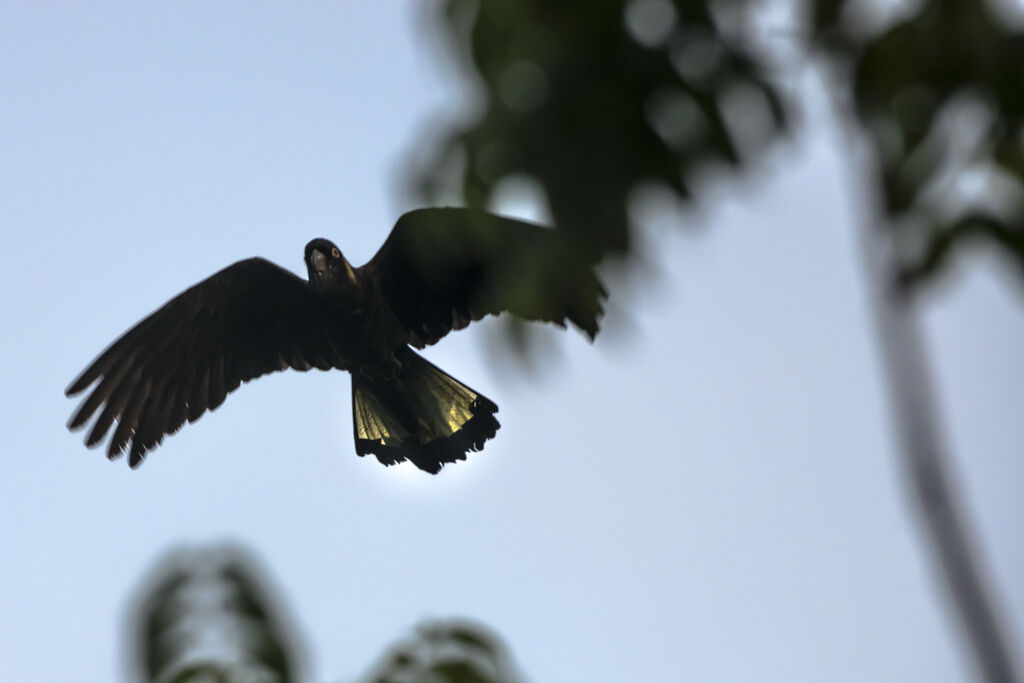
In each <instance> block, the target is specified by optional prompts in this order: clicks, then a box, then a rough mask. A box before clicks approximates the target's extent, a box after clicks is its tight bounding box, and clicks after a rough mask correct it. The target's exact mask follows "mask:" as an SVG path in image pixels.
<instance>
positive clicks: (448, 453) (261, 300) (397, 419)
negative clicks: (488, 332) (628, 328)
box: [65, 208, 606, 473]
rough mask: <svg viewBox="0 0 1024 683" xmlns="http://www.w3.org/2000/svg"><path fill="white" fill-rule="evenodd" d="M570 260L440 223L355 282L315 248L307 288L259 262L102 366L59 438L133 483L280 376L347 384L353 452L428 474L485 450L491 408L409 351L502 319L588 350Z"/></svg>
mask: <svg viewBox="0 0 1024 683" xmlns="http://www.w3.org/2000/svg"><path fill="white" fill-rule="evenodd" d="M570 254H571V251H570V250H568V249H567V247H566V244H565V243H564V242H563V238H562V236H561V233H559V232H557V231H555V230H550V229H546V228H543V227H540V226H537V225H533V224H530V223H525V222H523V221H519V220H514V219H511V218H504V217H501V216H495V215H492V214H488V213H484V212H480V211H474V210H470V209H453V208H445V209H419V210H416V211H410V212H409V213H406V214H404V215H403V216H402V217H401V218H399V219H398V222H397V223H396V224H395V227H394V228H393V229H392V231H391V234H390V235H389V236H388V238H387V240H386V241H385V242H384V245H383V246H382V247H381V248H380V250H379V251H378V252H377V254H376V255H375V256H374V257H373V258H372V259H371V260H370V261H369V262H368V263H366V264H365V265H363V266H361V267H358V268H354V267H353V266H352V265H351V264H349V262H348V261H347V260H346V259H345V257H344V256H343V255H342V253H341V251H340V250H339V249H338V247H336V246H335V245H334V244H332V243H331V242H329V241H328V240H325V239H315V240H313V241H311V242H310V243H309V244H307V245H306V250H305V262H306V269H307V277H308V280H302V279H301V278H299V277H297V276H295V275H293V274H292V273H290V272H288V271H287V270H285V269H283V268H281V267H279V266H277V265H275V264H273V263H271V262H269V261H266V260H264V259H261V258H250V259H247V260H244V261H239V262H238V263H235V264H234V265H231V266H228V267H227V268H225V269H224V270H222V271H220V272H218V273H216V274H214V275H212V276H211V277H209V278H207V279H206V280H203V281H202V282H200V283H198V284H196V285H194V286H192V287H190V288H189V289H187V290H185V291H184V292H182V293H181V294H179V295H178V296H176V297H174V298H173V299H171V300H170V301H169V302H167V303H166V304H164V305H163V306H162V307H161V308H160V309H158V310H157V311H156V312H154V313H152V314H151V315H149V316H148V317H147V318H145V319H143V320H142V321H141V322H139V323H138V324H137V325H136V326H135V327H133V328H132V329H130V330H128V332H126V333H125V334H124V335H122V336H121V338H119V339H118V340H117V341H115V342H114V343H113V344H111V345H110V346H109V347H108V348H107V349H106V350H105V351H104V352H103V353H101V354H100V355H99V357H97V358H96V360H94V361H93V362H92V364H90V365H89V367H87V368H86V369H85V370H84V371H83V372H82V374H81V375H79V376H78V378H77V379H75V380H74V381H73V382H72V383H71V385H70V386H69V387H68V388H67V390H66V392H65V393H66V394H67V395H68V396H72V395H75V394H78V393H80V392H82V391H84V390H86V389H88V388H89V387H90V386H93V385H95V386H93V389H92V391H91V392H90V393H89V394H88V395H87V396H86V398H85V399H84V400H83V401H82V404H81V406H80V407H79V408H78V410H77V411H76V412H75V414H74V415H73V416H72V418H71V421H70V422H69V424H68V427H69V428H70V429H78V428H81V427H84V426H85V425H86V424H87V423H88V422H89V421H90V420H91V419H93V417H94V416H95V419H94V420H93V424H92V428H91V429H90V430H89V432H88V434H87V436H86V439H85V443H86V445H88V446H95V445H97V444H99V443H101V442H102V441H103V440H104V439H105V438H106V436H107V434H108V433H109V432H110V430H111V428H113V430H114V431H113V435H112V436H111V437H110V443H109V447H108V449H107V454H108V457H110V458H111V459H113V458H116V457H118V456H119V455H120V454H121V453H122V452H123V451H125V450H126V449H127V450H128V452H129V458H128V462H129V464H130V465H131V466H132V467H136V466H138V465H139V464H140V463H141V462H142V460H143V459H144V457H145V455H146V452H147V451H149V450H151V449H152V448H154V447H156V446H157V445H158V444H159V443H160V442H161V441H162V440H163V438H164V437H165V436H167V435H169V434H173V433H174V432H176V431H177V430H178V429H180V428H181V426H182V425H183V424H184V423H185V421H186V420H188V421H189V422H192V421H194V420H196V419H198V418H199V417H200V416H201V415H202V414H203V413H205V412H206V411H207V410H213V409H215V408H216V407H217V406H219V405H220V404H221V403H222V402H223V401H224V398H225V397H226V396H227V394H229V393H230V392H232V391H234V390H235V389H237V388H238V386H239V385H240V384H241V383H242V382H247V381H249V380H251V379H254V378H256V377H259V376H260V375H265V374H267V373H270V372H275V371H277V370H284V369H287V368H293V369H295V370H301V371H305V370H309V369H310V368H317V369H320V370H330V369H337V370H347V371H348V372H349V373H351V375H352V417H353V430H354V433H355V446H356V452H357V453H358V454H359V455H365V454H366V453H373V454H374V455H375V456H376V457H377V459H378V460H379V461H380V462H382V463H384V464H386V465H390V464H394V463H397V462H401V461H403V460H409V461H411V462H412V463H413V464H415V465H416V466H417V467H419V468H420V469H423V470H426V471H428V472H432V473H436V472H438V471H439V470H440V469H441V467H443V466H444V464H445V463H449V462H454V461H455V460H464V459H465V457H466V453H467V452H468V451H471V450H480V449H481V448H483V445H484V442H485V441H487V440H488V439H490V438H491V437H493V436H494V435H495V433H496V432H497V430H498V427H499V424H498V421H497V419H495V417H494V414H495V413H496V412H498V407H497V406H496V405H495V404H494V403H493V402H492V401H491V400H489V399H488V398H486V397H485V396H483V395H482V394H479V393H478V392H476V391H474V390H473V389H471V388H470V387H468V386H466V385H465V384H463V383H461V382H459V381H458V380H456V379H455V378H453V377H451V376H450V375H448V374H446V373H445V372H443V371H442V370H440V369H439V368H437V367H436V366H434V365H432V364H431V363H429V362H428V361H427V360H425V359H424V358H423V357H421V356H420V355H418V354H417V353H415V352H414V351H413V350H412V349H411V348H409V347H410V346H413V347H416V348H423V347H425V346H428V345H430V344H434V343H435V342H437V341H438V340H440V339H441V338H442V337H444V336H445V335H447V334H448V333H449V332H451V331H452V330H455V329H461V328H463V327H465V326H466V325H468V324H469V323H470V322H471V321H473V320H479V319H481V318H482V317H484V316H485V315H488V314H495V315H496V314H499V313H501V312H503V311H509V312H511V313H513V314H515V315H518V316H520V317H522V318H525V319H528V320H539V321H546V322H553V323H556V324H558V325H561V326H563V327H564V326H565V324H566V323H567V322H571V323H573V324H574V325H576V326H577V327H579V328H580V329H581V330H583V331H584V332H585V333H586V334H587V335H588V336H589V337H590V338H591V339H593V338H594V336H595V335H596V334H597V331H598V320H599V318H600V316H601V313H602V301H603V299H604V298H605V296H606V293H605V290H604V288H603V287H602V285H601V283H600V281H599V280H598V279H597V277H596V276H595V275H594V273H593V269H592V267H591V265H590V264H588V263H580V262H577V261H576V260H575V259H573V258H569V256H570ZM97 411H99V414H98V415H97Z"/></svg>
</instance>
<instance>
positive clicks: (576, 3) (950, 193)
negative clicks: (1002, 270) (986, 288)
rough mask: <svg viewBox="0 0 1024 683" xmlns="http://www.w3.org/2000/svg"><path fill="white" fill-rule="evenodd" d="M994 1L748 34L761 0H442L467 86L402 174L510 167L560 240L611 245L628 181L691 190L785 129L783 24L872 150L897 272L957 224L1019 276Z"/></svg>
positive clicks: (856, 1) (1014, 185)
mask: <svg viewBox="0 0 1024 683" xmlns="http://www.w3.org/2000/svg"><path fill="white" fill-rule="evenodd" d="M1010 4H1012V3H999V2H997V1H996V0H924V1H923V2H920V3H905V7H903V10H902V11H903V14H902V16H901V18H899V19H897V20H895V21H889V22H888V23H886V22H885V21H881V22H878V21H873V13H876V14H877V11H878V5H879V3H873V2H865V1H864V0H810V1H809V2H807V3H798V4H797V5H796V7H797V10H798V11H796V12H794V13H793V14H792V16H793V17H794V18H795V20H796V21H798V22H801V21H802V22H803V23H802V24H800V25H795V26H792V27H781V28H783V29H786V28H789V29H791V30H783V31H779V32H778V33H777V34H774V35H773V34H768V35H767V36H764V35H761V36H760V40H759V41H754V40H752V39H751V35H750V34H751V32H750V29H751V27H753V26H756V25H757V22H758V21H760V19H761V18H762V17H763V13H762V14H761V15H758V14H756V12H758V11H760V10H761V9H762V8H760V7H759V6H758V5H757V4H756V3H750V2H745V1H743V0H629V1H625V0H550V1H549V0H444V1H443V2H442V3H441V4H440V7H441V10H442V16H443V22H444V25H445V27H446V30H447V38H448V42H449V44H450V47H451V49H452V50H453V52H454V53H455V54H456V55H457V56H458V57H459V59H460V61H461V62H462V63H464V64H465V65H466V66H467V67H468V70H469V71H470V72H471V74H472V76H473V79H474V80H475V81H476V83H477V84H478V86H479V88H478V89H479V91H480V95H481V102H482V104H481V106H480V107H479V110H478V112H477V114H476V116H475V118H472V119H471V120H469V121H468V123H465V124H461V125H459V124H453V125H452V127H451V128H450V129H449V130H448V131H446V132H444V133H442V134H441V136H440V145H439V148H438V151H437V154H436V156H435V157H434V158H433V159H432V161H431V162H430V163H429V164H428V165H427V166H426V168H424V169H422V170H421V173H420V175H419V178H418V180H419V182H418V187H419V189H420V192H421V195H422V196H423V197H425V198H426V199H428V200H434V199H436V198H438V197H440V196H450V193H451V191H452V190H455V191H456V194H457V195H459V196H461V197H462V199H463V201H464V202H465V203H466V204H468V205H475V206H480V205H486V203H487V201H488V200H489V198H491V196H492V195H493V193H494V191H495V188H496V186H497V185H498V183H499V182H501V181H502V180H503V179H505V178H508V177H510V176H515V175H525V176H528V177H530V178H532V179H534V180H535V181H537V183H539V186H540V187H541V188H542V189H543V190H544V192H545V194H546V198H547V201H548V204H549V206H550V210H551V214H552V217H553V219H554V222H555V224H556V226H557V227H558V228H559V229H561V230H565V231H568V232H570V233H571V234H572V235H573V236H574V237H575V238H576V242H575V244H576V246H575V254H578V255H580V256H581V257H583V258H587V259H592V260H594V259H600V258H602V257H604V256H606V255H609V254H617V253H623V252H628V251H629V249H630V246H631V240H630V233H631V230H632V228H633V227H634V226H632V225H631V223H630V218H629V210H628V209H629V204H630V198H631V196H632V193H633V191H634V190H635V189H636V188H637V187H638V186H640V185H641V184H642V183H646V182H654V183H658V184H661V185H663V186H666V187H669V188H672V190H673V191H674V192H675V193H676V194H677V195H678V196H679V197H680V198H684V199H685V198H688V197H691V195H692V192H693V183H692V182H691V181H692V179H693V177H694V176H695V175H696V174H699V173H700V172H701V171H702V170H703V169H704V167H705V166H706V165H707V164H709V163H716V164H717V165H719V166H721V165H722V163H723V162H724V164H725V165H726V166H728V167H731V168H733V169H737V170H739V169H742V168H743V167H745V166H747V165H749V162H750V161H752V160H753V159H754V158H755V157H756V155H757V154H758V153H760V152H761V151H762V150H764V149H765V148H766V147H767V144H768V143H770V142H772V141H774V140H776V139H777V138H778V137H779V134H780V133H781V132H783V131H784V130H786V122H787V121H789V120H791V119H792V118H793V117H792V115H791V112H792V110H793V108H794V103H793V102H792V101H791V100H790V99H789V98H788V97H787V93H786V90H785V89H784V88H781V87H779V85H778V83H777V82H776V81H775V80H774V79H773V77H772V76H773V75H776V76H777V75H779V74H780V73H782V75H783V76H786V74H785V66H784V64H783V65H779V64H776V65H774V66H773V65H772V64H771V58H770V53H771V51H772V41H773V40H776V41H780V42H785V43H786V48H790V47H791V46H792V36H801V35H802V36H806V37H807V38H808V40H807V41H806V42H805V45H806V47H807V50H806V53H805V54H806V56H807V57H808V58H810V59H817V58H818V57H820V56H821V55H822V54H823V53H824V54H825V55H827V57H828V60H827V61H828V62H829V63H830V65H831V66H832V67H833V68H832V70H831V71H830V78H831V83H830V86H831V87H832V88H833V89H834V92H835V93H836V94H837V95H838V97H837V102H839V103H840V108H839V109H838V111H840V112H841V113H843V114H845V115H849V116H850V117H851V118H852V119H854V120H855V121H857V123H858V125H859V126H860V130H861V132H862V133H863V135H864V137H865V139H866V140H867V141H869V142H870V144H871V145H872V147H873V149H874V151H875V163H876V166H875V167H874V168H872V169H864V170H865V172H867V173H868V174H869V175H870V178H869V184H868V186H869V188H870V189H872V190H873V191H874V192H875V193H876V194H877V196H878V197H879V199H880V205H881V206H882V207H883V209H884V213H885V214H886V215H887V218H888V219H889V220H890V222H891V223H892V226H893V229H894V230H896V231H898V234H899V235H898V236H899V240H898V244H899V247H900V253H901V262H902V271H903V272H902V276H903V278H904V280H905V281H907V282H911V281H918V280H921V279H922V278H924V277H925V276H928V275H931V274H933V273H935V272H938V271H939V269H940V267H941V266H942V265H943V264H944V263H945V262H946V261H947V257H948V255H949V254H950V253H951V251H952V250H953V248H954V247H957V246H959V245H960V244H962V243H965V242H967V241H969V240H968V239H967V238H970V237H972V236H978V237H982V238H985V239H987V240H989V241H991V242H992V243H994V244H996V245H998V246H999V247H1001V248H1002V249H1003V250H1004V251H1005V253H1007V254H1008V255H1009V256H1010V257H1011V258H1012V259H1013V260H1015V261H1016V263H1017V264H1018V265H1019V266H1020V269H1021V273H1022V275H1024V71H1022V67H1021V65H1022V64H1024V30H1022V26H1024V20H1022V18H1021V17H1020V16H1017V17H1016V19H1017V21H1016V23H1013V22H1011V21H1010V19H1009V18H1008V16H1004V15H1006V13H1008V12H1010V11H1011V10H1008V9H1007V8H1006V5H1010ZM1000 8H1001V9H1000ZM804 10H807V11H806V12H804ZM801 12H803V14H801ZM1000 12H1003V15H1001V14H1000ZM1019 14H1020V12H1018V15H1019ZM787 52H789V50H788V49H787ZM819 61H820V60H819ZM844 105H846V106H847V108H846V109H845V110H844V109H843V106H844ZM453 167H460V168H461V175H460V176H459V178H458V179H457V180H455V181H454V182H453V181H452V180H451V173H450V171H451V169H452V168H453Z"/></svg>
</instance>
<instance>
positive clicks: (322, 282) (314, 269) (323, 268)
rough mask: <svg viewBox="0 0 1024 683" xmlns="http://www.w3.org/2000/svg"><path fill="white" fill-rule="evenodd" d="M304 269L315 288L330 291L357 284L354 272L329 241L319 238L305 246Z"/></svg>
mask: <svg viewBox="0 0 1024 683" xmlns="http://www.w3.org/2000/svg"><path fill="white" fill-rule="evenodd" d="M306 269H307V270H308V271H309V282H310V284H312V285H313V286H315V287H320V288H323V289H331V288H335V287H339V286H346V285H350V284H351V285H355V284H358V281H357V280H356V274H355V271H354V270H352V266H351V265H350V264H349V262H348V261H347V260H345V256H344V254H342V253H341V250H340V249H338V247H336V246H335V245H334V243H333V242H331V241H330V240H325V239H323V238H322V237H319V238H317V239H315V240H313V241H312V242H310V243H309V244H307V245H306Z"/></svg>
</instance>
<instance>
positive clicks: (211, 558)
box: [129, 546, 522, 683]
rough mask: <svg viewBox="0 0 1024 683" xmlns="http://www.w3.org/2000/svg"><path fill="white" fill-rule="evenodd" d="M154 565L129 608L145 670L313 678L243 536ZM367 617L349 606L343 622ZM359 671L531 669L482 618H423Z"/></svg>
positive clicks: (159, 676)
mask: <svg viewBox="0 0 1024 683" xmlns="http://www.w3.org/2000/svg"><path fill="white" fill-rule="evenodd" d="M151 574H152V575H151V578H150V579H149V580H148V581H147V582H146V587H145V588H144V589H143V591H142V594H141V595H140V597H139V599H138V600H137V604H136V605H135V606H134V608H133V609H132V610H131V611H130V614H129V618H130V619H131V623H132V632H133V633H135V634H137V636H136V638H137V640H136V642H135V643H134V646H135V652H134V653H133V655H134V660H135V662H136V665H137V666H136V667H135V668H136V670H137V673H138V675H139V680H141V681H144V682H145V683H290V682H294V681H300V680H308V677H307V678H303V677H302V673H301V671H300V669H301V668H302V667H300V666H299V660H300V659H301V657H300V654H301V650H302V649H303V648H302V647H301V643H300V642H299V641H298V637H297V635H296V632H295V630H294V628H293V627H291V626H290V625H289V623H288V621H287V620H286V618H285V616H286V612H287V610H286V609H284V607H283V601H282V600H281V598H280V597H277V596H275V595H274V592H273V591H272V590H270V588H269V587H268V585H267V582H266V581H265V580H263V579H261V578H260V576H261V575H262V571H260V568H259V566H258V564H257V561H256V559H255V557H254V556H253V555H251V554H249V553H248V552H245V551H243V550H242V549H240V548H238V547H235V546H211V547H208V548H200V549H186V550H182V551H177V552H175V553H173V554H170V555H168V556H167V557H166V558H165V559H163V560H162V561H161V562H159V563H158V564H157V566H156V567H155V568H154V569H153V571H152V573H151ZM358 618H359V617H358V615H348V616H345V615H340V616H339V627H340V626H342V625H343V624H346V623H347V624H351V623H353V622H354V621H358ZM339 630H340V631H343V630H344V629H341V628H339ZM368 654H369V653H368ZM359 664H361V662H354V663H353V666H354V667H355V666H356V665H359ZM355 680H358V681H360V682H361V683H419V682H423V681H431V682H432V683H519V682H520V681H522V678H521V676H520V675H519V673H518V672H517V668H516V666H515V664H514V663H513V661H512V658H511V655H510V654H509V653H508V650H507V648H506V647H505V645H504V644H503V642H502V640H501V638H499V637H498V636H497V635H496V634H494V633H492V632H491V631H490V630H489V629H487V628H486V627H484V626H482V625H480V624H477V623H474V622H471V621H468V620H464V619H451V620H445V621H434V622H429V623H425V624H422V625H420V626H419V627H418V628H417V629H416V630H415V632H414V634H413V635H412V636H411V637H408V638H404V639H402V640H401V641H399V642H398V643H397V644H395V645H393V646H391V647H389V648H388V649H387V650H386V651H385V652H384V654H383V655H381V657H380V659H379V660H378V662H377V664H376V665H375V666H373V667H372V668H371V670H370V671H369V672H368V673H366V674H364V675H363V676H360V677H359V678H357V679H355Z"/></svg>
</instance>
